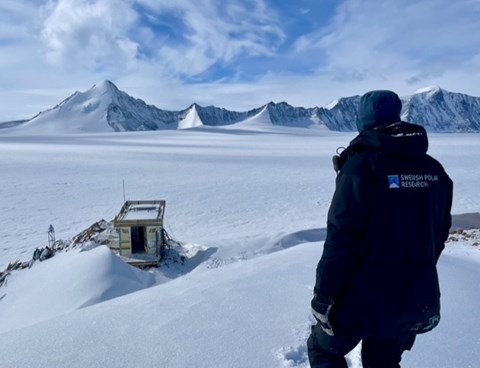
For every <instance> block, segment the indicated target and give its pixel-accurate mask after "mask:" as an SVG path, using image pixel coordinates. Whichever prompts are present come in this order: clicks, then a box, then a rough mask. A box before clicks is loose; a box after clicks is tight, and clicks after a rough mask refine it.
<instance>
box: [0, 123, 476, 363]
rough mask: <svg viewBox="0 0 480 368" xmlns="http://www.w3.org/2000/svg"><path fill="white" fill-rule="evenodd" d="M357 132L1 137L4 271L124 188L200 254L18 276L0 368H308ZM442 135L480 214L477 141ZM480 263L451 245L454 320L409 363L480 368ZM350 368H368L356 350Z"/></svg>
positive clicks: (446, 317)
mask: <svg viewBox="0 0 480 368" xmlns="http://www.w3.org/2000/svg"><path fill="white" fill-rule="evenodd" d="M353 137H354V135H353V134H351V133H334V132H327V131H325V130H316V129H309V130H303V129H294V128H284V127H273V126H271V127H268V128H267V126H266V125H264V126H263V127H262V130H254V129H251V130H248V129H240V128H238V129H235V130H234V129H221V128H208V127H204V128H202V129H201V130H195V131H191V130H186V131H163V132H148V133H147V132H135V133H122V134H113V133H111V134H85V135H75V136H72V135H68V136H42V137H32V136H30V137H29V136H18V137H17V136H12V135H1V134H0V162H1V165H2V168H3V172H4V175H2V176H1V177H0V193H1V195H2V206H1V207H0V220H1V222H2V228H1V229H0V239H1V243H0V265H1V267H0V269H3V268H4V267H5V266H6V264H7V263H8V261H12V260H15V259H21V260H26V259H29V258H31V255H32V253H33V250H34V249H35V248H36V247H43V246H45V245H46V243H47V230H48V226H49V225H50V224H53V225H54V227H55V229H56V236H57V239H59V238H63V239H66V238H69V237H72V236H73V235H75V234H77V233H78V232H80V231H81V230H83V229H85V228H86V227H88V226H90V225H91V224H92V223H94V222H95V221H98V220H99V219H101V218H105V219H106V220H111V219H112V218H113V217H114V216H115V215H116V214H117V213H118V211H119V210H120V207H121V205H122V204H123V194H122V181H123V180H125V184H126V197H127V199H165V200H166V201H167V206H166V213H165V217H166V223H167V229H168V230H169V231H170V232H171V233H172V234H173V236H174V237H175V238H177V239H178V240H182V241H184V242H186V249H187V256H188V257H189V258H188V259H187V262H186V263H185V265H181V264H175V265H172V264H170V265H168V267H167V266H163V267H161V268H160V269H157V270H149V271H148V272H147V271H139V270H136V269H132V268H131V267H129V266H127V265H125V264H123V263H121V262H120V261H119V260H118V259H117V258H115V257H114V256H113V255H112V254H111V253H110V251H109V250H108V249H107V248H106V247H100V248H95V249H93V250H89V251H83V252H79V251H78V250H73V251H69V252H66V253H60V254H58V255H56V256H55V257H54V258H52V259H49V260H46V261H44V262H41V263H40V262H36V263H35V264H34V265H33V266H32V268H30V269H26V270H22V271H15V272H14V273H13V274H11V275H10V276H9V277H8V278H7V284H6V286H3V287H0V346H2V354H1V355H0V367H2V368H3V367H6V368H10V367H11V368H13V367H20V366H23V367H33V368H37V367H59V368H60V367H72V368H73V367H94V368H95V367H102V368H108V367H112V368H113V367H115V368H118V367H137V366H141V367H149V366H157V367H169V368H170V367H173V368H175V367H205V368H206V367H209V368H210V367H302V368H306V367H308V363H307V360H306V347H305V339H306V337H307V335H308V333H309V326H310V324H311V323H312V319H311V317H310V311H309V301H310V297H311V294H312V288H313V282H314V275H315V267H316V264H317V261H318V259H319V257H320V255H321V252H322V245H323V240H324V238H325V222H326V214H327V210H328V205H329V203H330V199H331V196H332V193H333V188H334V180H335V177H334V172H333V169H332V167H331V156H332V154H333V153H334V152H335V149H336V148H337V147H338V146H341V145H343V146H345V145H346V144H347V143H348V141H350V140H351V139H352V138H353ZM430 137H431V139H430V147H431V148H430V153H431V154H432V155H433V156H435V157H437V158H438V159H439V160H440V161H441V162H442V163H443V164H444V166H445V168H446V169H447V171H448V172H449V174H450V175H451V177H452V178H453V180H454V182H455V194H454V195H455V197H454V208H453V212H454V213H476V212H478V211H479V208H480V192H479V191H478V190H477V188H479V187H480V175H479V174H478V171H477V170H476V168H477V166H478V161H479V159H480V147H479V146H480V140H479V139H478V137H477V136H476V135H462V134H455V135H430ZM459 147H460V148H461V149H459ZM412 210H414V209H412ZM472 219H474V217H468V220H469V221H472ZM462 221H463V220H462ZM479 252H480V251H479V250H478V249H477V248H475V247H467V246H465V245H462V244H455V245H449V246H448V247H447V250H446V251H445V254H444V255H443V256H442V257H441V259H440V266H439V271H440V278H441V288H442V306H443V319H442V322H441V324H440V326H439V327H438V328H437V329H435V330H434V331H433V332H432V333H429V334H426V335H422V336H419V337H418V339H417V343H416V345H415V346H414V349H413V350H412V351H411V352H409V353H406V354H405V355H404V366H405V367H409V368H412V367H413V368H452V367H462V368H464V367H477V365H478V362H479V361H480V337H479V334H478V331H479V330H480V320H479V319H478V318H477V317H476V316H477V312H476V311H478V308H479V304H480V301H479V299H478V283H479V282H480V268H479V267H478V264H479V262H480V256H479ZM350 366H351V367H352V368H359V367H360V363H359V362H358V349H357V351H355V352H354V353H353V354H352V355H351V356H350Z"/></svg>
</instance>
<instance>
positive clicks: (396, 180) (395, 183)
mask: <svg viewBox="0 0 480 368" xmlns="http://www.w3.org/2000/svg"><path fill="white" fill-rule="evenodd" d="M388 188H389V189H398V188H400V177H399V176H398V175H388Z"/></svg>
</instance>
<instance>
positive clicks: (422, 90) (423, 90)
mask: <svg viewBox="0 0 480 368" xmlns="http://www.w3.org/2000/svg"><path fill="white" fill-rule="evenodd" d="M443 91H444V90H443V89H442V88H440V86H436V85H434V86H429V87H424V88H420V89H417V90H416V91H415V92H414V93H413V94H414V95H418V94H434V93H437V92H443Z"/></svg>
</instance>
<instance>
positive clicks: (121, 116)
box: [0, 81, 480, 134]
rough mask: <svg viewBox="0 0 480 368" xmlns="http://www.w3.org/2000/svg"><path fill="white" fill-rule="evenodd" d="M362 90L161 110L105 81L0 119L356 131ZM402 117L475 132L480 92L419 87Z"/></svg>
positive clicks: (66, 124) (48, 125) (57, 129)
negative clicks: (334, 96)
mask: <svg viewBox="0 0 480 368" xmlns="http://www.w3.org/2000/svg"><path fill="white" fill-rule="evenodd" d="M359 101H360V96H352V97H343V98H340V99H338V100H335V101H333V102H332V103H330V104H329V105H327V106H325V107H314V108H304V107H293V106H291V105H289V104H288V103H286V102H280V103H274V102H269V103H268V104H266V105H263V106H261V107H259V108H255V109H252V110H250V111H246V112H237V111H230V110H227V109H224V108H219V107H216V106H207V107H202V106H200V105H198V104H196V103H194V104H192V105H191V106H189V107H188V108H186V109H185V110H181V111H168V110H161V109H159V108H157V107H155V106H153V105H147V104H146V103H145V102H144V101H142V100H140V99H136V98H134V97H131V96H129V95H128V94H127V93H125V92H122V91H120V90H119V89H118V88H117V87H116V86H115V85H114V84H113V83H112V82H110V81H103V82H101V83H98V84H96V85H94V86H93V87H92V88H90V89H89V90H88V91H86V92H78V91H77V92H75V93H74V94H73V95H72V96H70V97H68V98H67V99H65V100H64V101H62V102H61V103H60V104H58V105H57V106H55V107H54V108H52V109H49V110H46V111H43V112H41V113H39V114H38V115H36V116H34V117H33V118H32V119H30V120H28V121H26V122H18V123H17V122H16V123H15V124H6V123H4V124H0V128H10V129H15V130H17V131H22V130H23V131H25V132H29V133H35V134H49V133H77V132H111V131H117V132H118V131H138V130H162V129H190V128H200V127H203V126H230V125H238V124H240V125H239V127H241V126H243V127H244V128H248V127H252V126H258V124H260V125H263V126H265V124H266V125H280V126H289V127H301V128H309V127H318V126H324V127H326V128H328V129H329V130H334V131H355V130H356V119H357V107H358V104H359ZM402 102H403V110H402V120H405V121H408V122H412V123H417V124H420V125H423V126H424V127H425V128H426V129H427V130H428V131H431V132H479V131H480V97H472V96H468V95H465V94H461V93H453V92H449V91H446V90H443V89H441V88H439V87H429V88H425V89H421V90H418V91H417V92H415V93H414V94H413V95H411V96H406V97H403V98H402Z"/></svg>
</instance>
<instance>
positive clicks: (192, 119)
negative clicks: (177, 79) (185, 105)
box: [178, 104, 203, 129]
mask: <svg viewBox="0 0 480 368" xmlns="http://www.w3.org/2000/svg"><path fill="white" fill-rule="evenodd" d="M201 126H203V123H202V120H201V119H200V117H199V116H198V112H197V108H196V106H195V104H193V105H192V107H191V108H190V109H189V111H188V113H187V115H186V116H185V118H184V119H183V120H180V121H179V123H178V129H190V128H198V127H201Z"/></svg>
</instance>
